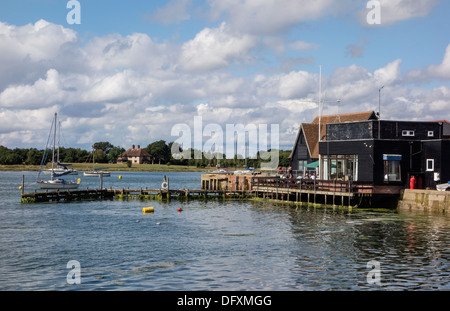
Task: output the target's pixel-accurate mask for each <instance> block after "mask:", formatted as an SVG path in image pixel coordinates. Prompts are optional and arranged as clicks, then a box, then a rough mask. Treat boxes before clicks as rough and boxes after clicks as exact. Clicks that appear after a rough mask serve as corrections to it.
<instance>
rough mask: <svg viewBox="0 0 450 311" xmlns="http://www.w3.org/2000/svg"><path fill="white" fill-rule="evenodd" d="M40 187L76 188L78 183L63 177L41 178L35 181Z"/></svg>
mask: <svg viewBox="0 0 450 311" xmlns="http://www.w3.org/2000/svg"><path fill="white" fill-rule="evenodd" d="M37 184H38V186H39V188H40V189H78V186H79V185H80V184H79V183H75V182H66V181H65V180H64V179H54V180H41V181H38V182H37Z"/></svg>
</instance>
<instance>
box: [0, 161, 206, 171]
mask: <svg viewBox="0 0 450 311" xmlns="http://www.w3.org/2000/svg"><path fill="white" fill-rule="evenodd" d="M69 167H70V168H73V169H76V170H77V171H79V172H83V171H91V170H92V164H84V163H73V164H72V165H71V166H69ZM96 167H107V169H102V170H103V171H108V172H205V173H207V172H208V171H210V170H213V169H214V168H211V167H210V168H198V167H195V166H183V165H166V164H139V165H133V166H132V167H128V166H127V165H126V164H102V163H99V164H96ZM49 168H51V165H46V166H45V167H44V169H49ZM39 169H40V166H39V165H21V164H17V165H0V171H11V172H20V171H32V172H33V171H35V172H37V171H39Z"/></svg>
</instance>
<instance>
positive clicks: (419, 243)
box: [0, 172, 450, 291]
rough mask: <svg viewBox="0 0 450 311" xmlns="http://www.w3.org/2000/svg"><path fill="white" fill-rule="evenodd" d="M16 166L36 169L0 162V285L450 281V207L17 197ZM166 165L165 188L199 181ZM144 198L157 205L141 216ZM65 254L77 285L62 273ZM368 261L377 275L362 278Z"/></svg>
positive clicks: (393, 286)
mask: <svg viewBox="0 0 450 311" xmlns="http://www.w3.org/2000/svg"><path fill="white" fill-rule="evenodd" d="M23 174H25V176H26V190H31V184H32V182H33V181H34V180H35V177H36V173H35V172H0V290H171V291H178V290H232V291H235V290H275V291H278V290H283V291H290V290H435V289H438V290H449V289H450V266H449V262H450V234H449V232H450V216H443V215H431V214H423V213H409V212H400V213H397V212H388V211H387V212H374V211H355V210H353V211H348V210H340V209H336V210H333V209H332V208H328V209H323V208H321V209H319V208H318V209H313V208H310V209H307V208H298V209H295V208H292V207H288V206H284V205H276V204H269V203H259V202H258V203H255V202H237V201H228V202H220V201H215V200H211V201H208V202H203V201H190V202H189V203H186V202H178V201H171V202H170V203H163V202H156V201H150V202H141V201H135V200H133V201H103V202H82V203H78V202H75V203H64V204H53V203H52V204H50V203H47V204H21V203H20V199H19V189H18V187H19V186H20V184H21V176H22V175H23ZM119 175H122V176H123V178H122V179H121V180H119V178H118V176H119ZM164 175H165V174H164V173H113V174H112V176H111V177H110V178H105V179H104V185H105V187H111V186H112V187H114V188H122V187H125V188H126V187H128V186H129V187H130V188H136V187H140V186H143V187H146V186H148V187H149V188H157V187H159V186H160V185H161V182H162V178H163V176H164ZM166 175H167V176H168V177H169V178H170V183H171V188H175V189H180V188H199V185H200V174H199V173H167V174H166ZM78 177H79V178H81V179H82V186H83V187H86V186H88V187H90V188H94V187H96V186H97V185H98V180H97V179H96V178H85V177H83V176H81V175H79V176H78ZM75 178H77V177H75ZM147 206H154V207H155V213H154V214H147V215H143V214H142V208H143V207H147ZM178 207H181V208H182V209H183V211H182V212H177V208H178ZM70 260H77V261H78V262H79V263H80V265H81V284H79V285H69V284H68V283H67V280H66V277H67V274H68V273H69V271H70V269H68V268H66V265H67V263H68V262H69V261H70ZM371 260H376V261H378V262H379V264H380V269H381V273H380V274H379V276H380V281H381V285H377V284H369V283H368V282H367V275H368V273H369V272H371V269H372V267H369V268H368V267H367V263H368V262H369V261H371Z"/></svg>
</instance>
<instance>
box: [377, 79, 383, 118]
mask: <svg viewBox="0 0 450 311" xmlns="http://www.w3.org/2000/svg"><path fill="white" fill-rule="evenodd" d="M383 88H384V85H383V86H381V87H380V88H379V89H378V119H381V113H380V111H381V109H380V108H381V90H382V89H383Z"/></svg>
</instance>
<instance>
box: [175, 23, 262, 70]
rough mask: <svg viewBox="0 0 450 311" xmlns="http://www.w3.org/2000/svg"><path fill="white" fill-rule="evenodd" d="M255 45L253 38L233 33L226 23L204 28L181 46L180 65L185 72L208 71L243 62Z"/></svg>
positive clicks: (255, 41)
mask: <svg viewBox="0 0 450 311" xmlns="http://www.w3.org/2000/svg"><path fill="white" fill-rule="evenodd" d="M256 43H257V40H256V38H255V37H252V36H249V35H241V34H238V33H233V32H231V31H230V28H229V27H228V26H227V24H226V23H222V24H221V25H220V27H219V28H212V29H211V28H205V29H203V30H202V31H200V32H199V33H198V34H197V35H196V36H195V38H194V39H193V40H191V41H188V42H186V43H185V44H183V46H182V48H181V55H180V60H179V62H180V65H181V67H182V68H183V69H185V70H193V71H208V70H213V69H218V68H222V67H226V66H229V65H230V64H231V63H233V62H234V61H239V60H245V59H246V58H247V57H248V52H249V51H250V49H252V48H253V47H254V46H255V45H256Z"/></svg>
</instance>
